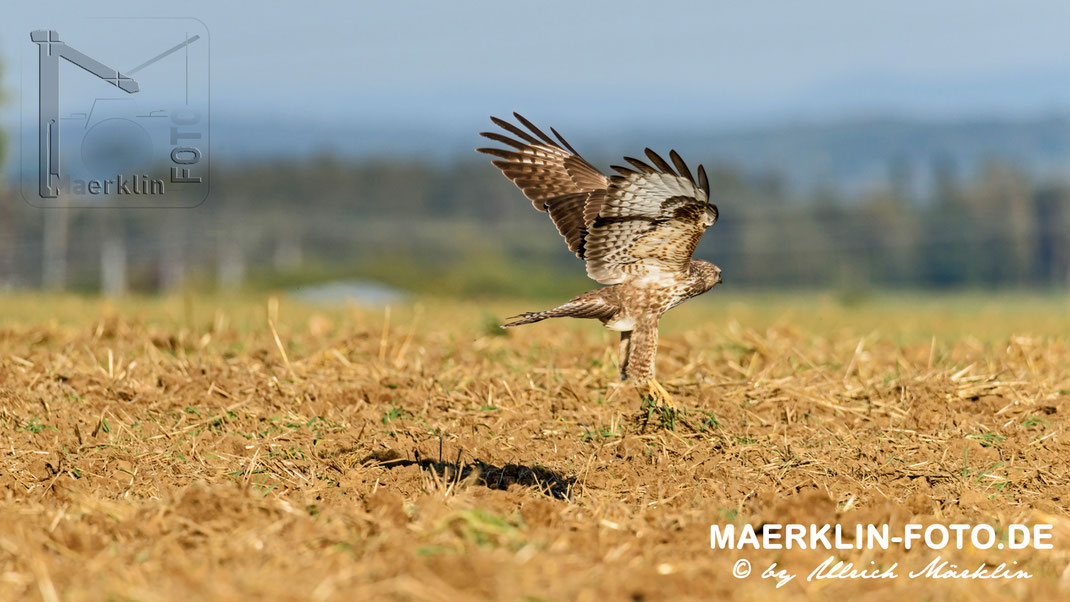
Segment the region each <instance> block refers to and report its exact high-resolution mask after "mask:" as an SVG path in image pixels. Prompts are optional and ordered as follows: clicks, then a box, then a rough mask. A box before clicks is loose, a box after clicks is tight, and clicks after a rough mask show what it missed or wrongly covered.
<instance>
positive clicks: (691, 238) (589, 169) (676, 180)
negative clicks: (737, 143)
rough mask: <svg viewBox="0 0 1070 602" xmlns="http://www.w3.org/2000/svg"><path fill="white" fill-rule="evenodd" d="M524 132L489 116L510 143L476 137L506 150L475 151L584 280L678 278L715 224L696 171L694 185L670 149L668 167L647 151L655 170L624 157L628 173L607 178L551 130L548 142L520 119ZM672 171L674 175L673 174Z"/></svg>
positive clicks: (492, 135)
mask: <svg viewBox="0 0 1070 602" xmlns="http://www.w3.org/2000/svg"><path fill="white" fill-rule="evenodd" d="M513 115H514V116H515V117H516V118H517V120H518V121H519V122H520V123H521V124H522V125H523V126H524V127H526V128H527V129H528V131H525V130H523V129H521V128H520V127H517V126H516V125H513V124H512V123H509V122H508V121H504V120H502V119H498V118H496V117H491V120H492V121H493V122H494V123H495V124H496V125H497V126H498V127H500V128H502V129H503V130H505V131H506V132H507V133H509V134H511V135H512V137H510V136H506V135H504V134H500V133H497V132H483V133H482V134H481V135H482V136H484V137H486V138H489V139H491V140H494V141H495V142H499V143H501V144H504V145H506V146H508V147H510V148H508V149H502V148H480V149H477V150H478V151H479V152H482V153H486V154H489V155H492V156H494V157H497V160H495V161H493V163H494V165H495V166H496V167H498V169H501V170H502V173H504V174H505V176H506V177H507V178H509V179H510V180H512V181H513V183H515V184H516V185H517V187H519V188H520V190H522V191H523V192H524V195H525V196H527V197H528V199H530V200H531V202H532V205H534V206H535V208H536V209H538V210H539V211H544V212H546V213H549V215H550V219H552V220H553V222H554V225H556V226H557V229H558V231H559V232H560V233H561V236H563V237H564V238H565V241H566V242H567V243H568V247H569V249H571V250H572V251H573V252H574V253H576V256H577V257H580V258H581V259H585V260H586V261H587V274H588V275H589V276H590V277H591V278H593V279H594V280H596V281H598V282H600V283H602V284H617V283H620V282H624V281H626V280H633V279H638V278H643V277H646V276H650V275H659V274H665V273H674V272H682V271H684V270H686V269H687V267H688V264H689V263H690V261H691V255H692V253H694V251H695V246H696V245H697V244H698V240H699V238H700V237H701V236H702V233H703V232H705V231H706V228H708V227H709V226H711V225H713V223H714V222H716V221H717V207H716V206H715V205H713V204H711V203H710V202H709V198H710V185H709V181H708V179H707V177H706V171H705V169H703V167H702V166H701V165H700V166H699V168H698V179H697V180H696V179H695V178H694V177H693V176H692V175H691V171H690V170H689V169H688V168H687V165H686V164H685V163H684V161H683V159H681V158H680V156H679V155H678V154H677V153H676V151H672V152H670V154H669V158H670V159H671V160H672V162H673V165H669V163H668V162H666V161H665V160H664V159H662V158H661V157H660V156H658V155H657V154H656V153H654V152H653V151H651V150H650V149H646V155H647V158H648V159H649V160H650V162H651V163H653V166H651V165H649V164H647V163H645V162H643V161H640V160H638V159H633V158H630V157H625V158H624V160H625V161H627V162H628V163H629V164H630V165H631V166H632V168H625V167H617V166H614V167H613V169H615V170H616V171H617V172H618V174H619V175H614V176H612V178H607V177H606V176H605V175H603V174H602V173H600V172H599V171H598V170H597V169H595V168H594V167H593V166H592V165H591V164H590V163H588V162H587V161H586V160H584V159H583V157H581V156H580V155H579V154H578V153H576V150H575V149H573V148H572V146H571V145H569V143H568V142H566V141H565V139H564V138H562V137H561V135H560V134H558V133H557V131H556V130H554V129H553V128H551V129H550V131H551V132H553V134H554V136H555V137H556V138H557V140H556V141H555V140H554V139H553V138H550V137H549V136H547V135H546V134H545V133H543V132H542V131H541V130H539V129H538V128H537V127H535V126H534V125H533V124H532V123H531V122H530V121H528V120H527V119H525V118H524V117H522V116H521V115H519V114H517V113H514V114H513ZM674 166H675V169H674Z"/></svg>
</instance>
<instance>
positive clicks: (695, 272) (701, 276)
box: [691, 259, 723, 291]
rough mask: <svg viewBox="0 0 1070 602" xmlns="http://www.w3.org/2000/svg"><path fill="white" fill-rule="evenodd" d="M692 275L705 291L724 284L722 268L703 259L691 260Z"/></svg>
mask: <svg viewBox="0 0 1070 602" xmlns="http://www.w3.org/2000/svg"><path fill="white" fill-rule="evenodd" d="M691 274H692V277H693V278H695V280H697V281H698V282H699V283H700V285H701V287H702V290H704V291H708V290H710V289H711V288H713V287H715V286H717V285H718V284H720V283H721V282H723V280H722V279H721V268H719V267H717V266H716V265H714V264H712V263H710V262H708V261H702V260H701V259H692V260H691Z"/></svg>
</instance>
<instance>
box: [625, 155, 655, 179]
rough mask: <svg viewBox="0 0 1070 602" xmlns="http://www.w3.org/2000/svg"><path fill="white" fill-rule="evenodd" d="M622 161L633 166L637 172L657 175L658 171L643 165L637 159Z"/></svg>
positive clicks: (626, 158)
mask: <svg viewBox="0 0 1070 602" xmlns="http://www.w3.org/2000/svg"><path fill="white" fill-rule="evenodd" d="M624 160H625V161H627V162H628V163H631V164H632V165H634V166H635V167H636V168H637V169H638V170H639V171H641V172H643V173H658V170H656V169H654V168H653V167H651V166H649V165H647V164H646V163H643V162H642V161H640V160H639V159H636V158H633V157H624ZM626 175H627V174H626Z"/></svg>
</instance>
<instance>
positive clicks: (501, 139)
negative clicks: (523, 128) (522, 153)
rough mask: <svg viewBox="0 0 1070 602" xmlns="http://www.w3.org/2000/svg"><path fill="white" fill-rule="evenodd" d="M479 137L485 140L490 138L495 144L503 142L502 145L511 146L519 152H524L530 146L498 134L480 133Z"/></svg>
mask: <svg viewBox="0 0 1070 602" xmlns="http://www.w3.org/2000/svg"><path fill="white" fill-rule="evenodd" d="M479 135H480V136H483V137H484V138H490V139H491V140H493V141H495V142H501V143H502V144H508V145H509V146H511V147H513V148H515V149H517V150H522V149H524V148H527V146H528V145H526V144H524V143H523V142H521V141H519V140H513V139H512V138H510V137H509V136H503V135H501V134H499V133H498V132H480V133H479Z"/></svg>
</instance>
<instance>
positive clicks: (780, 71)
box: [0, 0, 1070, 128]
mask: <svg viewBox="0 0 1070 602" xmlns="http://www.w3.org/2000/svg"><path fill="white" fill-rule="evenodd" d="M144 4H145V3H143V2H124V1H120V0H97V1H95V2H92V3H85V2H77V3H76V2H43V1H38V2H14V1H8V2H5V5H4V8H3V12H2V21H0V53H2V56H3V59H4V63H5V64H6V65H7V66H8V69H7V74H6V76H5V78H4V87H5V88H6V90H7V91H8V93H9V94H8V95H9V97H16V98H17V94H18V81H19V80H18V77H17V71H18V68H19V67H18V65H19V60H20V59H19V53H20V52H23V51H27V50H29V51H31V52H32V51H33V46H32V44H31V43H30V41H29V36H28V33H29V31H30V30H31V29H36V28H42V27H52V26H53V23H54V22H55V20H56V19H57V17H56V15H61V14H62V15H85V16H89V15H90V11H91V13H92V15H95V16H120V15H125V16H192V17H197V18H199V19H201V20H202V21H204V23H205V24H206V25H207V27H208V29H209V31H210V32H211V54H212V96H213V106H214V108H215V111H216V115H217V116H218V117H221V118H230V117H227V116H228V115H231V116H237V117H233V118H235V119H237V118H248V119H253V120H264V119H267V120H308V121H319V122H324V123H327V122H331V121H334V120H338V121H340V122H345V123H359V124H365V123H366V124H381V125H384V126H388V125H392V124H402V123H408V124H410V125H412V126H414V127H416V126H421V125H429V124H430V125H434V126H437V127H441V128H452V127H469V124H470V123H473V122H474V120H476V119H477V118H478V120H479V121H478V122H479V123H483V120H485V116H486V115H487V114H488V113H491V112H495V113H501V112H506V111H508V110H511V109H514V108H517V109H521V110H524V111H527V112H528V113H531V114H533V116H538V118H541V119H550V118H553V119H555V120H557V121H555V122H556V123H565V124H584V125H586V126H587V127H592V126H596V125H598V124H616V123H622V122H625V121H638V122H639V123H640V124H644V125H658V124H661V123H671V124H687V123H696V122H701V123H705V124H711V123H712V124H723V125H727V126H733V125H745V124H751V123H761V122H763V121H764V120H768V119H770V118H773V119H777V120H784V119H792V118H799V117H802V118H827V117H830V116H832V117H835V116H839V115H842V114H866V113H874V112H895V113H900V114H904V113H906V114H920V115H940V116H946V115H977V114H1006V113H1016V114H1027V113H1035V112H1039V111H1059V110H1066V109H1068V108H1070V43H1068V42H1067V35H1066V30H1067V27H1068V26H1070V3H1068V2H1065V1H1062V2H1061V1H1045V2H1039V1H1016V2H1009V1H1006V0H1001V1H979V0H958V1H943V2H941V1H931V0H930V1H925V2H920V1H919V2H894V3H893V2H865V1H860V0H832V1H827V0H826V1H821V2H816V1H810V2H799V1H793V2H750V3H744V2H658V3H654V2H621V1H616V2H606V1H597V2H583V3H580V2H575V1H572V2H566V1H552V2H528V3H515V2H507V1H501V0H495V1H489V2H487V1H480V2H441V1H437V2H406V1H394V2H367V1H357V2H313V1H306V2H285V3H282V2H280V3H275V4H277V5H280V7H271V8H269V7H267V6H266V5H267V4H268V3H267V2H225V1H222V0H210V1H206V0H185V1H183V2H181V3H173V8H168V9H161V10H158V11H146V10H145V9H144V8H142V5H144ZM74 33H76V32H72V33H71V35H74ZM64 35H67V34H64ZM114 43H116V44H118V43H120V42H119V41H115V42H114ZM93 44H96V45H98V46H100V45H103V46H104V48H103V49H102V50H101V52H103V53H105V54H106V53H107V52H108V51H109V50H108V48H107V45H108V42H102V41H94V42H93ZM17 105H18V102H17V100H16V101H13V102H9V103H8V106H7V107H6V108H4V109H3V110H2V111H0V116H2V117H3V122H5V123H10V122H11V121H13V120H16V119H17Z"/></svg>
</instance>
